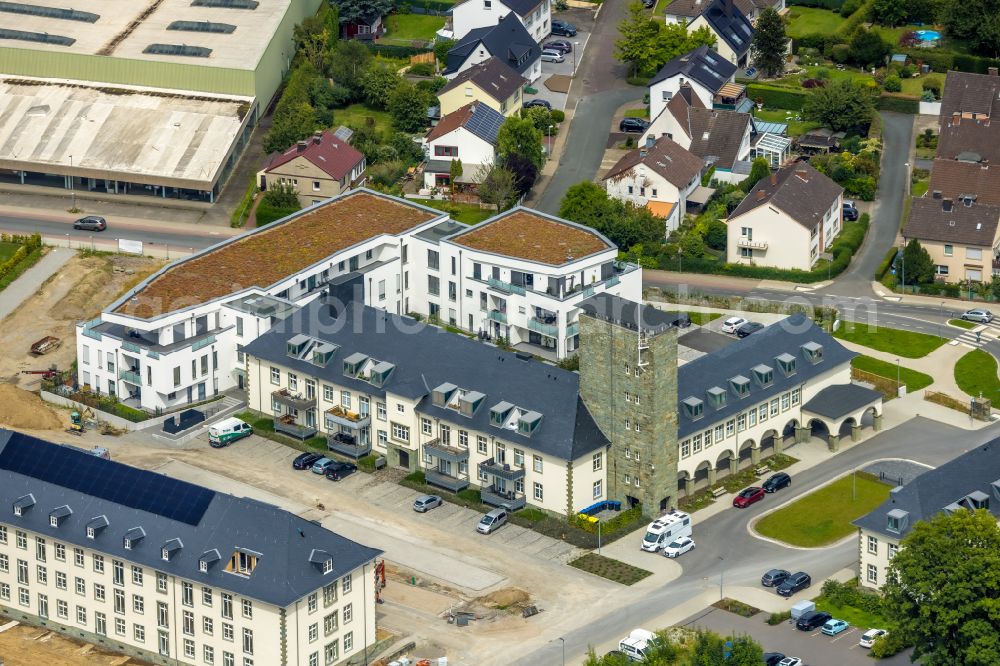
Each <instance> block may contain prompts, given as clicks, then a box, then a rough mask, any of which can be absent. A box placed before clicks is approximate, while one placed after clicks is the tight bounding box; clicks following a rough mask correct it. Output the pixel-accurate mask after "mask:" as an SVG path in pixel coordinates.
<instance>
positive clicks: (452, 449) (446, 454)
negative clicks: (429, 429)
mask: <svg viewBox="0 0 1000 666" xmlns="http://www.w3.org/2000/svg"><path fill="white" fill-rule="evenodd" d="M424 453H429V454H430V455H432V456H434V457H435V458H438V459H439V460H447V461H448V462H451V463H455V464H456V465H457V464H458V463H461V462H466V461H467V460H468V459H469V450H468V449H463V448H461V447H458V446H448V445H447V444H442V443H441V440H440V439H432V440H431V441H429V442H427V443H426V444H424Z"/></svg>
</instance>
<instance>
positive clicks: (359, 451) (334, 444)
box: [326, 432, 372, 458]
mask: <svg viewBox="0 0 1000 666" xmlns="http://www.w3.org/2000/svg"><path fill="white" fill-rule="evenodd" d="M359 434H360V433H359ZM362 439H367V437H360V438H359V437H357V436H355V435H352V434H350V433H346V432H338V433H334V434H331V435H327V437H326V448H327V449H329V450H330V451H333V452H334V453H340V454H342V455H345V456H350V457H351V458H360V457H362V456H366V455H368V454H369V453H370V452H371V450H372V445H371V442H370V441H364V442H362Z"/></svg>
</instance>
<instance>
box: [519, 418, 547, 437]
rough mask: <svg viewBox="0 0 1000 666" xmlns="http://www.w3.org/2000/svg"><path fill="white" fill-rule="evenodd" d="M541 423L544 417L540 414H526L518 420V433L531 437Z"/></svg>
mask: <svg viewBox="0 0 1000 666" xmlns="http://www.w3.org/2000/svg"><path fill="white" fill-rule="evenodd" d="M541 423H542V415H541V414H540V413H539V412H525V413H524V414H521V418H519V419H518V420H517V431H518V432H519V433H521V434H522V435H524V436H525V437H531V435H532V433H534V432H535V430H537V429H538V426H539V425H540V424H541Z"/></svg>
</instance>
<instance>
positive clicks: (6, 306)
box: [0, 247, 76, 321]
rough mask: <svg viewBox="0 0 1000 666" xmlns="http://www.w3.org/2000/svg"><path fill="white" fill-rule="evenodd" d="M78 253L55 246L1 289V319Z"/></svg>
mask: <svg viewBox="0 0 1000 666" xmlns="http://www.w3.org/2000/svg"><path fill="white" fill-rule="evenodd" d="M74 254H76V253H75V252H73V251H72V250H70V249H67V248H64V247H54V248H52V249H51V250H49V253H48V254H46V255H45V256H44V257H42V258H41V259H39V260H38V263H37V264H35V265H34V266H32V267H31V268H29V269H28V270H26V271H25V272H24V273H22V274H21V276H20V277H19V278H17V279H16V280H14V281H13V282H11V283H10V285H8V286H7V288H6V289H4V290H3V291H0V321H3V319H4V318H5V317H6V316H7V315H9V314H10V313H11V312H13V311H14V310H16V309H18V308H19V307H20V306H21V304H22V303H24V302H25V301H26V300H28V298H29V297H31V295H32V294H34V293H35V292H36V291H38V288H39V287H40V286H42V283H43V282H45V281H46V280H48V279H49V278H50V277H52V276H53V275H55V274H56V273H58V272H59V270H60V269H61V268H62V267H63V266H64V265H66V262H67V261H69V260H70V259H72V258H73V255H74Z"/></svg>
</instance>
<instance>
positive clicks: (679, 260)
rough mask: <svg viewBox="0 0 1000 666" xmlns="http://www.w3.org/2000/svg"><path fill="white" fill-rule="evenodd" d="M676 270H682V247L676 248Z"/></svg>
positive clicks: (680, 271) (681, 271)
mask: <svg viewBox="0 0 1000 666" xmlns="http://www.w3.org/2000/svg"><path fill="white" fill-rule="evenodd" d="M677 272H678V273H683V272H684V248H682V247H678V248H677Z"/></svg>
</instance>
